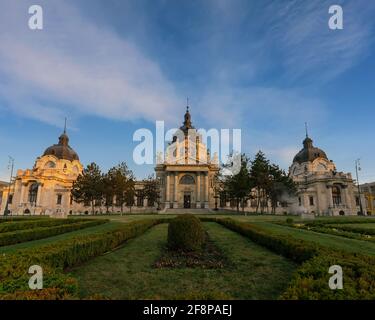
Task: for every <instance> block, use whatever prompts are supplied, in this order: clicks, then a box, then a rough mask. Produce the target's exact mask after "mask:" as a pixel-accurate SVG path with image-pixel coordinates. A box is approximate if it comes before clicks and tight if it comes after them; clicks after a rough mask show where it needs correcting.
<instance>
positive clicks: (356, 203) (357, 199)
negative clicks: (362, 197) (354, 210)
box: [355, 197, 359, 206]
mask: <svg viewBox="0 0 375 320" xmlns="http://www.w3.org/2000/svg"><path fill="white" fill-rule="evenodd" d="M355 205H356V206H359V197H355Z"/></svg>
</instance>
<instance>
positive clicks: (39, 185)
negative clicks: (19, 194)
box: [34, 183, 42, 214]
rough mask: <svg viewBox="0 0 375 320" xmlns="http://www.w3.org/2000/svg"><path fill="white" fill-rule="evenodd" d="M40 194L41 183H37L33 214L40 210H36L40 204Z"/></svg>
mask: <svg viewBox="0 0 375 320" xmlns="http://www.w3.org/2000/svg"><path fill="white" fill-rule="evenodd" d="M41 196H42V184H41V183H39V184H38V191H37V194H36V202H35V208H34V214H37V213H38V214H40V210H38V207H40V206H41V204H40V202H41V201H40V199H41Z"/></svg>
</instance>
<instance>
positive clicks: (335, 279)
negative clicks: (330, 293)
mask: <svg viewBox="0 0 375 320" xmlns="http://www.w3.org/2000/svg"><path fill="white" fill-rule="evenodd" d="M328 272H329V273H330V274H333V276H332V277H330V278H329V281H328V286H329V288H330V289H332V290H337V289H342V288H343V281H342V280H343V279H342V268H341V267H340V266H339V265H333V266H330V268H329V269H328Z"/></svg>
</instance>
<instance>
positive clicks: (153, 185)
mask: <svg viewBox="0 0 375 320" xmlns="http://www.w3.org/2000/svg"><path fill="white" fill-rule="evenodd" d="M143 185H144V188H143V196H144V197H146V198H147V205H148V206H149V207H152V206H154V204H155V203H156V202H157V201H158V196H159V184H158V181H157V180H156V179H155V178H154V176H153V175H150V176H148V178H147V179H144V180H143Z"/></svg>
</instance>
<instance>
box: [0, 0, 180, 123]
mask: <svg viewBox="0 0 375 320" xmlns="http://www.w3.org/2000/svg"><path fill="white" fill-rule="evenodd" d="M28 5H29V1H17V2H15V1H7V4H6V8H7V10H1V11H0V21H1V22H0V27H1V29H2V30H3V31H4V30H5V31H6V32H2V33H1V34H0V43H1V46H0V74H1V77H2V79H6V81H1V82H0V93H1V95H2V99H3V100H5V101H6V104H7V105H8V106H9V107H10V108H11V109H13V111H15V112H18V113H20V114H22V115H26V116H29V117H33V118H37V119H39V120H42V121H47V122H50V123H54V124H56V123H57V122H61V115H62V114H64V113H65V114H70V113H73V114H77V115H85V114H90V115H98V116H104V117H108V118H113V119H125V120H134V119H147V120H154V119H160V117H161V116H162V118H163V119H161V120H166V121H168V120H172V119H174V117H175V115H174V113H173V112H172V110H173V108H174V107H175V106H176V104H178V103H179V101H178V99H177V97H176V93H175V89H174V87H173V85H172V84H171V83H170V82H169V81H168V79H166V77H165V76H164V74H163V72H162V71H161V70H160V68H159V66H158V64H157V63H156V62H154V61H153V60H152V59H150V58H149V57H147V56H145V55H144V54H143V53H142V52H140V50H139V49H138V48H137V47H136V46H135V45H134V44H133V43H131V42H130V41H128V40H126V39H122V38H120V37H119V36H118V35H116V34H115V33H114V32H111V31H109V30H106V29H105V28H104V27H103V26H102V25H101V24H100V23H97V24H94V23H93V22H90V21H87V20H85V19H84V18H83V17H82V16H81V15H80V14H79V13H78V12H77V11H76V10H75V9H74V8H72V7H70V6H68V5H67V4H66V3H65V4H63V3H62V2H60V1H59V2H57V1H56V2H51V1H48V2H42V7H43V8H44V15H45V18H44V19H45V20H44V29H43V30H42V31H31V30H29V29H27V19H28V15H27V14H25V13H27V8H28ZM3 6H5V4H3ZM25 8H26V9H25ZM56 101H60V103H58V104H57V103H56Z"/></svg>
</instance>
